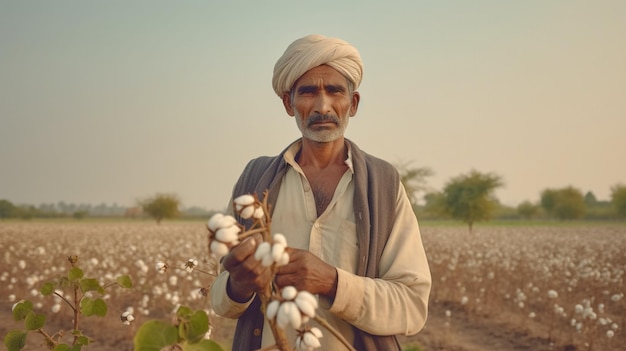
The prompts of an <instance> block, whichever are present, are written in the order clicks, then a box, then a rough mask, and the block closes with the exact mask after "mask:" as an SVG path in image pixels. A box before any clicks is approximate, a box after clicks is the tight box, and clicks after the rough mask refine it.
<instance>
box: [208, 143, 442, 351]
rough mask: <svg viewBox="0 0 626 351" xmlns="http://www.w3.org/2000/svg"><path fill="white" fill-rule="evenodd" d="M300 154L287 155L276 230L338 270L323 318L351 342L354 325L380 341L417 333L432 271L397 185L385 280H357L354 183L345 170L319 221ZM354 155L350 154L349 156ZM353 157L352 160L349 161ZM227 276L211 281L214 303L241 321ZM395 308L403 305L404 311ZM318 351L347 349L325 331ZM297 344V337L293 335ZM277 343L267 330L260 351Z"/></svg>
mask: <svg viewBox="0 0 626 351" xmlns="http://www.w3.org/2000/svg"><path fill="white" fill-rule="evenodd" d="M299 148H300V145H299V144H295V145H293V147H292V149H290V150H289V151H288V152H287V153H286V154H285V160H286V162H287V163H288V164H289V165H290V166H291V167H290V168H289V170H288V171H287V174H286V175H285V177H284V178H283V181H282V183H281V190H280V192H279V195H278V200H277V201H276V208H275V209H274V214H273V216H272V230H273V232H281V233H283V234H285V235H286V237H287V243H288V244H289V246H291V247H296V248H300V249H308V250H309V251H311V252H312V253H313V254H315V255H317V256H318V257H320V258H322V259H323V260H324V261H326V262H328V263H329V264H331V265H333V266H335V267H337V269H338V274H339V276H338V287H337V295H336V297H335V301H334V302H333V304H332V305H330V303H329V302H328V301H324V300H323V301H321V306H320V307H321V308H320V309H318V311H317V312H318V313H319V314H320V315H321V316H322V317H323V318H324V319H325V320H327V321H328V322H329V323H330V324H331V325H333V327H335V328H336V329H338V330H340V331H341V332H342V334H343V335H344V336H346V338H347V339H348V340H349V341H352V339H353V337H354V335H353V332H352V328H351V324H352V325H354V326H356V327H357V328H359V329H362V330H364V331H366V332H369V333H371V334H375V335H393V334H406V335H411V334H415V333H417V332H418V331H419V330H420V329H421V328H422V327H423V326H424V323H425V319H426V314H427V311H426V310H424V309H423V308H425V306H426V305H427V303H426V301H424V299H427V298H428V289H429V287H430V281H431V277H430V271H429V268H428V263H427V261H426V255H425V252H424V248H423V245H422V241H421V237H420V232H419V227H418V224H417V220H416V218H415V214H414V213H413V210H412V208H411V205H410V203H409V201H408V198H407V197H406V194H405V190H404V188H403V187H402V186H400V188H399V191H398V194H397V197H396V198H397V201H396V218H395V223H396V224H395V226H394V228H393V231H392V233H391V235H390V236H389V241H388V242H387V245H386V247H385V251H384V252H383V255H382V257H381V261H380V274H381V278H380V279H371V278H366V277H360V276H357V275H355V271H356V268H357V262H356V261H357V256H358V255H357V252H358V248H357V244H356V242H357V236H356V228H355V224H354V211H353V201H352V199H353V196H354V181H353V180H352V171H351V170H348V171H346V173H345V174H344V176H343V177H342V179H341V180H340V182H339V184H338V186H337V189H336V190H335V194H334V196H333V199H332V201H331V204H330V205H329V207H328V208H327V210H326V211H325V212H324V213H323V214H322V215H321V216H320V217H319V218H317V214H316V209H315V199H314V197H313V193H312V191H311V190H310V185H309V183H308V181H307V179H306V177H305V175H304V173H303V172H302V170H301V169H300V167H299V166H298V164H297V163H296V162H295V160H294V157H295V155H296V153H297V152H298V150H299ZM348 155H350V153H348ZM349 160H350V156H349V158H348V160H347V162H349ZM227 281H228V273H227V272H223V273H222V274H221V275H220V276H219V277H218V278H217V279H216V281H215V282H214V283H213V286H212V290H214V292H215V293H212V295H211V304H212V306H213V308H214V310H215V311H216V312H217V313H218V314H220V315H223V316H226V317H230V318H237V317H238V316H239V315H241V313H243V311H245V309H246V308H247V306H248V303H244V304H238V303H236V302H234V301H232V300H231V299H229V298H228V296H227V294H226V282H227ZM398 306H402V307H401V308H400V309H399V308H398ZM322 332H323V333H324V337H323V338H322V339H320V342H322V347H321V350H343V349H344V348H343V346H341V345H339V344H338V343H339V341H338V340H337V339H336V338H334V337H333V336H332V335H331V334H330V333H329V332H327V331H326V332H325V329H323V328H322ZM289 339H290V340H295V335H293V333H292V334H290V335H289ZM271 344H273V337H272V335H271V330H270V328H269V326H268V325H267V322H266V325H265V327H264V328H263V346H268V345H271Z"/></svg>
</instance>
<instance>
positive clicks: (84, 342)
mask: <svg viewBox="0 0 626 351" xmlns="http://www.w3.org/2000/svg"><path fill="white" fill-rule="evenodd" d="M90 342H91V340H90V339H89V338H88V337H86V336H84V335H80V336H78V337H77V338H76V344H78V345H89V343H90Z"/></svg>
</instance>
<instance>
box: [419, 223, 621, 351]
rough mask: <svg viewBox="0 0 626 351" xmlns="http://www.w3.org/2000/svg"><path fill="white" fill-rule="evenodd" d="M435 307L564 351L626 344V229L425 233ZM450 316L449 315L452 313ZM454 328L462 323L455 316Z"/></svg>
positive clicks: (438, 230) (560, 227)
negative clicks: (452, 308)
mask: <svg viewBox="0 0 626 351" xmlns="http://www.w3.org/2000/svg"><path fill="white" fill-rule="evenodd" d="M422 232H423V238H424V245H425V246H426V250H427V254H428V256H429V262H430V265H431V271H432V275H433V290H432V304H451V305H453V306H460V307H461V308H462V309H464V310H465V311H467V312H469V313H470V314H471V315H472V316H474V317H475V318H474V321H475V323H478V324H480V323H481V320H483V319H496V320H499V321H501V322H502V324H503V325H506V326H507V327H509V328H515V329H517V331H518V332H519V333H522V335H528V336H529V337H537V338H542V339H545V341H546V342H547V343H549V344H551V345H553V347H554V349H556V350H623V347H624V345H626V337H625V336H624V327H625V326H626V325H625V322H626V299H625V298H624V294H625V293H626V287H625V285H624V279H625V276H624V271H625V270H626V226H624V225H621V226H620V225H579V226H573V225H567V226H566V225H558V224H555V225H554V226H541V227H540V226H527V227H516V226H506V227H491V226H485V227H479V229H478V230H477V231H476V233H475V234H473V235H470V234H468V233H467V230H466V229H464V228H462V227H458V228H455V227H425V228H422ZM448 313H449V311H448ZM449 317H450V319H451V320H452V321H453V320H454V316H453V315H451V316H449Z"/></svg>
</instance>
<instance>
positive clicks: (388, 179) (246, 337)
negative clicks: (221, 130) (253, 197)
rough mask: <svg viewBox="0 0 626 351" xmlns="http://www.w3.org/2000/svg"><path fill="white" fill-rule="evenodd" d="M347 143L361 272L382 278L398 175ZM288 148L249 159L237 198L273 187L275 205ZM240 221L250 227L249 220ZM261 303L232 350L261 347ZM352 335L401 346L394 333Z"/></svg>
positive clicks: (379, 346) (365, 344) (360, 344)
mask: <svg viewBox="0 0 626 351" xmlns="http://www.w3.org/2000/svg"><path fill="white" fill-rule="evenodd" d="M347 142H349V143H350V146H351V150H352V163H353V167H354V182H355V188H354V217H355V221H356V232H357V238H358V241H359V264H358V269H357V275H360V276H363V277H370V278H378V277H379V272H378V262H379V260H380V257H381V255H382V252H383V249H384V248H385V244H386V243H387V239H388V238H389V234H390V233H391V230H392V228H393V224H394V222H393V221H394V218H395V204H396V196H397V194H398V186H399V184H400V177H399V175H398V171H397V170H396V169H395V167H393V166H392V165H391V164H390V163H388V162H386V161H384V160H381V159H378V158H376V157H374V156H371V155H369V154H367V153H365V152H363V151H361V150H360V149H359V148H358V147H357V146H356V145H355V144H354V143H352V142H351V141H349V140H347ZM288 148H289V147H287V148H286V149H285V150H284V151H283V152H282V153H281V154H280V155H278V156H274V157H259V158H256V159H254V160H252V161H250V162H249V163H248V165H247V166H246V168H245V170H244V171H243V173H242V174H241V176H240V177H239V180H238V181H237V183H236V184H235V187H234V190H233V198H234V197H237V196H239V195H243V194H251V193H256V194H257V195H258V196H259V198H260V199H262V198H263V193H264V191H265V190H269V191H268V203H269V204H275V203H276V199H277V198H278V192H279V190H280V184H281V181H282V179H283V176H284V175H285V173H286V172H287V169H288V167H289V166H288V165H287V163H286V162H285V161H284V158H283V155H284V153H285V151H286V150H287V149H288ZM270 211H271V209H270ZM238 219H239V220H240V222H241V223H243V224H244V225H245V226H246V227H248V228H249V227H250V225H251V222H250V221H245V220H242V219H241V218H238ZM260 306H261V302H260V300H259V299H258V297H257V298H255V299H254V301H253V302H252V304H251V305H250V306H249V307H248V309H247V310H246V312H244V313H243V315H241V317H239V320H238V321H237V329H236V330H235V336H234V339H233V350H234V351H248V350H250V351H251V350H256V349H259V348H261V336H262V334H263V333H262V330H263V322H264V316H263V314H262V313H261V312H260ZM399 307H400V306H399ZM354 333H355V335H354V336H355V340H354V347H355V348H356V349H357V350H358V351H377V350H384V351H393V350H398V351H400V350H402V348H401V346H400V344H399V343H398V340H397V338H396V337H395V336H394V335H390V336H376V335H371V334H368V333H366V332H364V331H362V330H359V329H357V328H354Z"/></svg>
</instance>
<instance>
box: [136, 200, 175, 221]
mask: <svg viewBox="0 0 626 351" xmlns="http://www.w3.org/2000/svg"><path fill="white" fill-rule="evenodd" d="M140 206H141V207H142V208H143V211H144V212H145V213H147V214H148V215H149V216H150V217H152V218H154V219H156V221H157V224H161V221H162V220H163V219H164V218H174V217H176V216H178V215H179V213H180V211H179V209H178V207H179V206H180V199H179V198H178V196H177V195H174V194H156V195H155V196H154V197H151V198H148V199H146V200H143V201H140Z"/></svg>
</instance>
